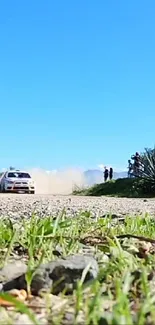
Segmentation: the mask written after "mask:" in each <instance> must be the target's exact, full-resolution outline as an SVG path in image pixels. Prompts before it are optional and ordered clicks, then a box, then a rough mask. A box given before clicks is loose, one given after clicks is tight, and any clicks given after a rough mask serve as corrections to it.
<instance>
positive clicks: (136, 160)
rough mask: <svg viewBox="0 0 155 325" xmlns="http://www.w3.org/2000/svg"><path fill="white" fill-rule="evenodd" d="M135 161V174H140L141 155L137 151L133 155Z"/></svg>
mask: <svg viewBox="0 0 155 325" xmlns="http://www.w3.org/2000/svg"><path fill="white" fill-rule="evenodd" d="M131 159H133V161H134V164H133V165H134V176H139V168H140V155H139V153H138V152H136V154H135V155H133V156H132V157H131Z"/></svg>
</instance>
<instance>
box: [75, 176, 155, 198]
mask: <svg viewBox="0 0 155 325" xmlns="http://www.w3.org/2000/svg"><path fill="white" fill-rule="evenodd" d="M73 194H74V195H86V196H101V195H107V196H116V197H130V198H134V197H141V198H143V197H155V189H154V187H152V184H149V182H146V181H145V180H143V179H140V178H120V179H117V180H112V181H108V182H106V183H101V184H96V185H94V186H92V187H88V188H82V189H80V188H77V189H75V190H74V191H73Z"/></svg>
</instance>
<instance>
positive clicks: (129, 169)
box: [128, 159, 132, 178]
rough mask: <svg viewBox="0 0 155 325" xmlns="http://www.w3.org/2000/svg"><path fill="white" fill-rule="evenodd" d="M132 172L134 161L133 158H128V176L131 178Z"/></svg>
mask: <svg viewBox="0 0 155 325" xmlns="http://www.w3.org/2000/svg"><path fill="white" fill-rule="evenodd" d="M131 173H132V163H131V160H130V159H129V160H128V178H131V176H132V175H131Z"/></svg>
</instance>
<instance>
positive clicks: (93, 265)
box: [3, 254, 98, 295]
mask: <svg viewBox="0 0 155 325" xmlns="http://www.w3.org/2000/svg"><path fill="white" fill-rule="evenodd" d="M88 266H90V268H89V269H88V272H87V274H86V277H85V280H84V282H86V281H90V280H92V279H95V278H96V277H97V274H98V264H97V261H96V260H95V259H94V257H92V256H87V255H79V254H77V255H71V256H68V257H67V258H65V259H58V260H56V261H52V262H49V263H47V264H43V265H41V266H40V267H39V268H38V270H37V271H36V273H35V275H34V277H33V280H32V283H31V291H32V294H33V295H38V294H39V291H41V290H43V291H52V293H53V294H58V293H60V292H62V291H63V290H64V289H65V290H66V291H67V292H72V291H73V289H74V288H75V287H76V283H77V281H78V280H80V279H81V276H82V273H83V271H84V270H85V268H87V267H88ZM26 288H27V285H26V280H25V274H23V275H21V276H19V277H17V278H14V279H12V280H11V281H9V282H6V283H4V285H3V291H8V290H11V289H19V290H20V289H25V290H26Z"/></svg>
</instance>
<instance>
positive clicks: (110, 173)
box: [109, 167, 113, 181]
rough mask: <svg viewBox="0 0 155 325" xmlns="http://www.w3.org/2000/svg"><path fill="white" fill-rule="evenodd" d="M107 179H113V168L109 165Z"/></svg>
mask: <svg viewBox="0 0 155 325" xmlns="http://www.w3.org/2000/svg"><path fill="white" fill-rule="evenodd" d="M109 179H110V181H111V180H112V179H113V168H112V167H110V170H109Z"/></svg>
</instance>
